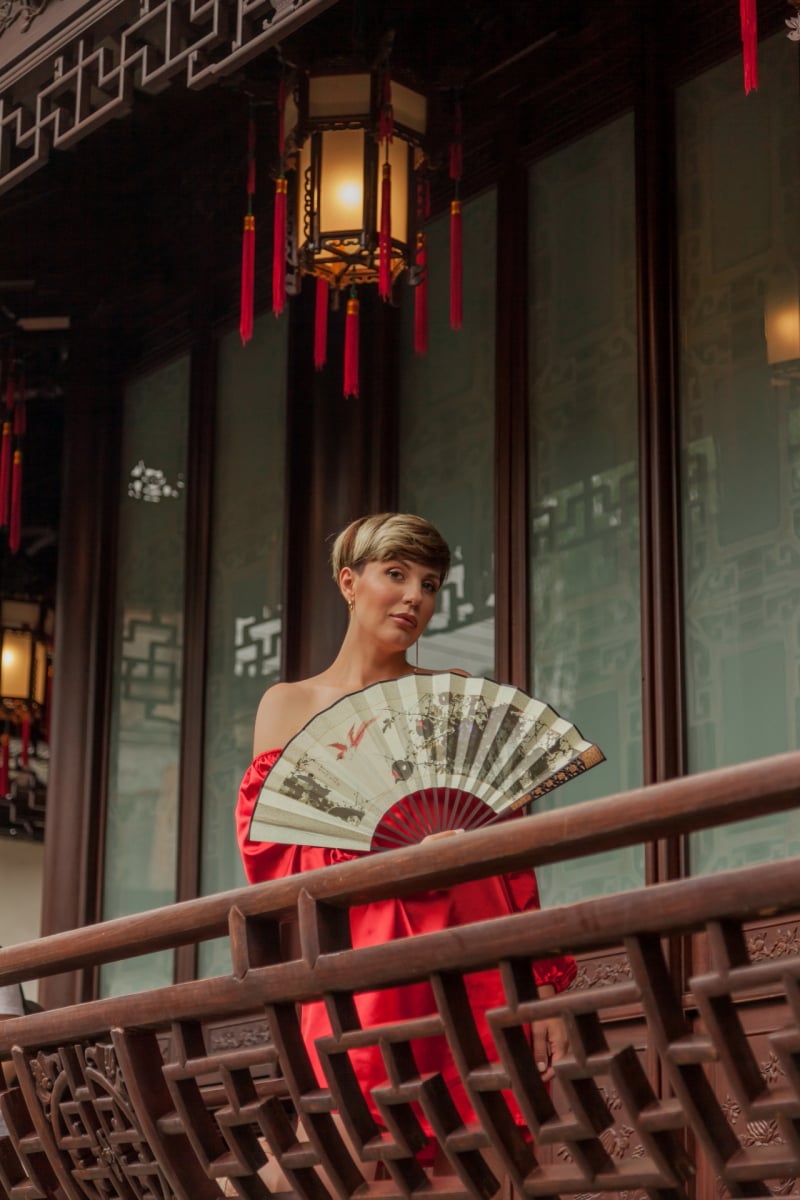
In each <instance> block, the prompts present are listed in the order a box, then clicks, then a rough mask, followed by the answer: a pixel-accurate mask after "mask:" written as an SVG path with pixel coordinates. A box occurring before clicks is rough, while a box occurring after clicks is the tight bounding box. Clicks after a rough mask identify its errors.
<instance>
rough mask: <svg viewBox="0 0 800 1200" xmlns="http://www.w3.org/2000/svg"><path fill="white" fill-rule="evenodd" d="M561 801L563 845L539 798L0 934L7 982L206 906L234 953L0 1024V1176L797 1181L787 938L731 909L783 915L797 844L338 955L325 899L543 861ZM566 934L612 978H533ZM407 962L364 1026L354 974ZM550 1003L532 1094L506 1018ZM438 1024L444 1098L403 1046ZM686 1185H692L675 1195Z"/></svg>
mask: <svg viewBox="0 0 800 1200" xmlns="http://www.w3.org/2000/svg"><path fill="white" fill-rule="evenodd" d="M796 765H797V764H796V763H795V767H796ZM792 778H796V773H795V775H794V776H792ZM793 786H794V785H793ZM648 799H649V798H648ZM681 803H683V800H682V801H681ZM726 803H727V802H726ZM581 807H582V808H583V809H584V810H586V809H588V806H581ZM651 810H652V806H650V805H648V809H647V814H648V815H647V816H645V817H642V818H641V820H642V821H643V822H644V823H645V824H646V826H647V828H652V816H651V815H650V813H651ZM592 811H593V812H594V813H600V814H601V817H602V821H604V822H606V823H607V827H608V829H609V830H612V829H616V830H621V829H624V830H626V831H629V830H630V820H631V818H630V812H627V813H626V812H625V811H624V806H622V805H621V803H620V800H619V798H615V799H614V800H613V801H611V802H601V807H600V808H597V809H594V810H592ZM685 811H686V812H687V813H689V812H691V813H692V816H691V820H692V821H694V822H695V824H696V823H697V817H696V814H695V813H694V812H693V810H692V808H691V805H689V804H687V805H686V809H685ZM735 815H740V814H738V813H735V812H734V811H733V809H730V810H729V817H730V819H733V816H735ZM686 819H687V820H688V819H689V818H688V817H687V818H686ZM559 820H560V821H561V825H559V826H558V828H559V830H560V832H559V835H558V837H559V839H560V842H561V844H562V847H563V848H564V849H565V850H568V849H569V847H570V846H574V845H576V844H577V840H578V839H579V838H585V839H587V844H588V845H589V846H591V848H592V849H594V848H596V847H597V845H598V834H597V825H595V828H594V830H590V831H589V832H588V835H587V832H586V830H585V828H584V825H585V821H586V811H584V812H582V813H578V814H577V816H575V818H574V820H575V833H574V837H573V835H572V834H571V833H570V828H569V825H568V824H567V825H566V826H565V825H564V822H565V817H564V814H547V815H546V816H544V817H540V818H532V819H531V820H530V821H519V822H515V823H514V825H515V828H514V829H504V828H501V827H495V828H491V829H488V830H486V831H479V832H478V833H475V834H471V835H469V836H468V837H465V838H463V839H451V841H452V842H457V843H459V844H458V845H448V843H446V842H443V843H440V844H439V845H438V846H436V845H433V846H423V847H414V848H412V849H411V850H409V851H406V850H402V851H397V852H392V853H387V854H385V855H383V856H381V862H380V863H378V864H377V865H376V862H375V859H372V858H369V857H368V858H365V859H361V860H358V861H354V862H350V863H347V864H344V865H341V866H337V867H333V868H328V869H326V870H323V871H319V872H313V873H311V874H309V875H307V876H305V877H302V878H296V877H290V878H289V879H283V880H276V881H274V882H272V883H268V884H263V885H260V886H258V887H253V888H249V889H241V890H239V891H236V892H233V893H228V894H227V895H225V896H219V897H210V898H207V899H204V900H198V901H192V902H190V903H188V904H185V905H178V906H174V907H173V908H171V909H164V910H159V911H158V912H156V913H152V914H145V915H143V916H138V917H135V918H121V919H120V920H118V921H114V922H109V923H107V924H106V925H105V926H103V927H97V928H96V929H86V930H79V931H76V932H75V933H72V934H69V935H59V936H58V937H56V938H50V939H43V940H42V941H41V942H39V943H36V944H33V945H32V946H30V947H17V948H11V949H8V950H5V951H2V952H0V981H3V982H5V981H11V980H12V979H14V978H27V977H32V976H34V975H36V974H41V973H42V972H44V973H48V972H52V973H55V972H56V971H58V970H65V969H69V968H71V967H74V966H76V965H87V964H90V965H91V964H97V963H100V962H107V961H112V960H113V959H114V957H123V956H125V955H126V954H127V955H130V954H132V953H145V952H147V951H148V950H150V949H154V948H156V947H158V948H163V947H164V946H165V945H167V944H173V945H179V944H183V943H185V942H186V941H187V940H191V939H192V938H194V939H195V940H197V941H202V940H204V939H206V938H210V937H216V936H219V934H220V932H221V928H222V926H223V923H225V924H227V927H228V932H229V938H230V947H231V960H232V968H233V969H232V973H231V975H229V976H224V977H219V978H215V979H211V980H203V981H197V982H191V983H185V984H176V985H173V986H171V987H167V988H161V989H157V990H154V991H150V992H145V993H142V994H140V995H134V996H123V997H118V998H115V999H109V1000H103V1001H94V1002H91V1003H87V1004H80V1005H75V1006H74V1007H71V1008H67V1009H63V1010H56V1011H54V1012H44V1013H39V1014H32V1015H30V1016H26V1017H21V1018H17V1019H11V1020H8V1021H6V1022H3V1023H2V1024H0V1052H1V1051H3V1050H8V1049H12V1048H13V1059H14V1062H15V1064H16V1069H17V1076H18V1083H17V1085H16V1086H14V1087H12V1088H11V1089H9V1090H7V1091H6V1092H5V1093H2V1094H0V1109H1V1110H2V1112H3V1115H4V1116H5V1119H6V1121H7V1124H8V1126H9V1129H10V1131H11V1132H10V1136H9V1137H7V1138H2V1139H0V1193H2V1195H4V1196H5V1197H8V1200H86V1198H88V1200H107V1198H111V1197H117V1198H119V1200H172V1198H173V1197H176V1198H178V1200H212V1198H214V1197H219V1196H221V1195H226V1194H227V1195H234V1196H239V1197H242V1198H247V1200H266V1198H267V1197H270V1196H273V1195H282V1194H286V1195H287V1196H291V1197H301V1198H302V1200H327V1198H328V1197H331V1198H336V1200H345V1198H349V1197H356V1196H357V1197H358V1200H390V1198H394V1197H397V1198H398V1200H399V1198H400V1197H410V1196H412V1195H415V1194H419V1195H420V1196H423V1195H424V1196H442V1197H448V1198H452V1200H456V1198H459V1200H461V1198H463V1200H488V1198H489V1197H492V1196H494V1195H495V1194H497V1193H498V1192H499V1191H500V1189H501V1187H503V1186H505V1185H506V1184H507V1183H510V1184H512V1185H513V1187H514V1188H515V1189H516V1191H517V1192H518V1193H519V1194H520V1195H524V1196H530V1197H538V1196H557V1195H563V1196H568V1195H570V1196H576V1197H579V1198H587V1197H590V1196H598V1195H602V1194H609V1193H621V1194H625V1195H627V1196H631V1195H633V1194H634V1193H637V1194H642V1195H648V1196H652V1197H657V1198H658V1200H669V1198H674V1200H679V1198H690V1197H694V1196H695V1195H700V1196H706V1195H707V1196H708V1197H709V1200H710V1197H711V1196H712V1195H713V1196H717V1195H719V1194H721V1190H724V1192H726V1193H727V1194H729V1195H731V1196H744V1197H755V1196H764V1195H769V1194H775V1193H780V1194H784V1195H785V1194H790V1193H793V1192H796V1191H797V1185H796V1181H797V1180H798V1179H799V1178H800V954H798V953H797V952H796V942H797V939H796V938H795V937H794V935H793V934H791V935H790V934H785V935H784V934H782V935H781V938H780V939H776V940H775V944H778V941H780V944H781V945H782V946H783V947H784V951H785V952H783V953H780V954H778V955H772V956H770V955H768V954H766V952H765V946H766V945H767V941H766V939H765V938H764V937H763V936H761V937H749V936H748V924H749V923H750V922H752V921H753V919H754V918H756V917H757V916H758V915H759V914H767V913H768V914H769V916H770V919H771V920H776V919H779V917H780V914H781V913H792V912H794V911H797V910H798V909H800V861H798V860H788V861H784V862H778V863H769V864H765V865H762V866H757V867H750V868H746V869H742V870H738V871H735V872H727V873H723V874H720V875H715V876H710V877H707V878H702V879H686V880H681V881H678V882H674V883H668V884H661V885H658V886H656V887H651V888H643V889H640V890H638V891H635V892H630V893H622V894H619V895H614V896H606V897H600V898H597V899H595V900H593V901H582V902H579V903H575V904H572V905H567V906H564V907H561V908H558V909H553V910H550V911H541V912H525V913H520V914H516V915H514V916H507V917H503V918H497V919H495V920H492V921H486V922H482V923H479V924H475V925H466V926H461V927H459V928H458V929H457V930H442V931H438V932H435V933H429V934H425V935H419V936H415V937H406V938H400V939H398V940H396V941H393V942H390V943H387V944H382V945H376V946H368V947H362V948H359V949H353V948H352V946H351V944H350V939H349V922H348V921H347V919H346V915H347V907H348V905H350V904H363V903H365V902H367V901H368V900H369V899H370V898H379V897H380V896H385V895H388V894H392V892H393V890H400V889H402V890H404V891H405V892H406V893H407V892H408V891H409V889H414V888H416V889H417V890H424V889H425V888H426V887H429V886H431V885H432V881H433V879H434V878H436V877H437V871H438V877H439V879H440V880H441V882H442V885H443V886H448V885H449V884H451V883H453V882H455V881H456V880H457V879H463V878H466V877H468V876H470V875H471V876H472V877H477V876H478V875H479V874H480V873H481V872H483V873H484V874H485V873H488V871H489V870H497V869H502V868H503V867H504V866H505V867H506V868H510V867H511V866H512V865H513V866H516V867H517V868H518V867H519V864H520V862H521V860H522V859H524V858H526V857H527V858H528V859H533V858H535V856H536V854H537V853H538V854H539V855H541V856H544V855H545V854H551V850H548V849H547V848H546V847H547V843H548V837H549V834H548V830H549V829H550V828H551V827H555V826H556V825H557V823H558V821H559ZM566 820H567V822H568V821H569V820H572V817H570V818H568V819H566ZM616 836H619V835H618V834H617V835H616ZM626 836H628V833H627V832H626ZM600 840H602V838H600ZM434 864H436V866H435V867H434ZM487 864H488V865H487ZM287 921H291V922H292V923H293V924H294V925H295V926H296V929H295V935H294V936H292V937H288V936H286V930H285V929H283V926H284V925H285V923H286V922H287ZM698 932H699V933H702V934H703V935H704V937H705V945H706V960H707V961H704V964H703V968H702V971H701V972H698V973H697V974H696V975H695V976H694V977H692V978H690V979H689V981H688V990H687V989H686V988H683V989H682V988H681V986H680V984H678V983H676V980H675V978H674V975H673V972H672V971H671V969H670V963H671V961H672V958H673V955H672V947H673V946H674V945H676V944H677V942H678V940H679V939H682V938H684V937H685V936H686V935H687V934H689V933H698ZM565 946H567V947H569V948H570V949H572V950H573V951H574V952H576V953H579V954H592V955H594V956H595V959H596V958H597V955H599V954H603V955H606V956H607V958H608V961H609V962H612V963H613V964H614V966H613V970H611V971H609V972H606V973H603V972H596V973H595V974H594V975H592V974H591V973H586V972H585V973H584V974H583V976H582V982H581V986H573V987H572V988H571V989H568V990H567V991H566V992H563V993H561V994H559V995H557V996H552V997H544V996H540V995H539V993H538V992H537V988H536V984H535V982H534V975H533V969H532V968H533V964H534V963H535V962H537V961H538V960H539V959H542V958H546V957H548V956H551V955H553V954H556V953H559V952H560V951H561V949H562V948H563V947H565ZM487 969H494V970H496V971H498V972H499V975H500V981H501V984H502V995H503V1003H502V1004H501V1005H498V1006H497V1007H495V1008H494V1009H493V1010H492V1011H491V1012H490V1013H489V1014H488V1015H487V1023H488V1028H489V1032H490V1041H489V1043H488V1044H489V1047H490V1048H489V1049H488V1050H487V1048H486V1046H487V1043H486V1039H485V1038H482V1037H481V1036H480V1034H479V1032H478V1028H477V1026H476V1023H475V1017H474V1013H473V1010H472V1007H471V995H472V994H473V993H472V991H471V990H470V987H471V983H473V982H474V976H475V975H476V973H478V972H482V971H485V970H487ZM420 982H427V983H428V984H429V985H430V988H431V995H432V1001H431V1006H430V1012H429V1013H428V1014H427V1015H423V1016H415V1017H414V1018H413V1019H412V1018H408V1019H403V1018H402V1017H401V1018H398V1019H395V1020H393V1021H392V1022H391V1023H387V1024H385V1025H382V1026H380V1027H371V1028H370V1027H362V1024H361V1022H360V1020H359V1015H358V1009H357V1006H356V1003H355V999H356V997H357V996H358V994H359V993H360V992H369V991H375V990H379V989H396V988H402V987H403V986H406V985H408V984H418V983H420ZM320 1000H321V1001H322V1003H323V1004H324V1005H325V1007H326V1009H327V1013H328V1017H329V1021H330V1030H331V1032H330V1033H329V1034H328V1035H327V1036H325V1037H322V1038H320V1039H318V1041H317V1043H316V1047H315V1049H316V1052H317V1055H318V1059H319V1062H320V1074H319V1076H318V1075H317V1073H316V1072H315V1068H314V1065H313V1062H312V1057H311V1055H310V1049H311V1048H310V1047H309V1046H308V1045H306V1044H305V1043H304V1041H303V1038H302V1036H301V1027H300V1020H299V1007H298V1006H299V1005H302V1004H305V1003H310V1002H319V1001H320ZM759 1002H763V1003H768V1004H769V1005H770V1006H771V1012H772V1017H771V1021H770V1029H769V1030H768V1031H766V1033H765V1035H764V1039H763V1050H762V1051H761V1052H760V1059H761V1061H759V1055H756V1053H755V1052H754V1049H753V1046H752V1044H751V1039H750V1035H749V1031H748V1026H747V1023H746V1021H747V1014H748V1012H750V1011H751V1010H752V1008H753V1005H754V1004H756V1003H759ZM398 1011H400V1012H402V1006H400V1007H399V1008H398ZM551 1015H557V1016H559V1017H560V1018H561V1019H562V1021H563V1022H564V1024H565V1025H566V1027H567V1029H568V1032H569V1039H570V1046H569V1051H568V1053H567V1055H566V1057H565V1058H563V1059H562V1060H561V1061H559V1062H558V1063H557V1064H556V1083H555V1086H554V1087H553V1088H552V1089H551V1088H550V1087H548V1086H546V1085H545V1084H544V1083H543V1082H542V1077H541V1074H540V1070H539V1067H538V1066H537V1063H536V1059H535V1056H534V1053H533V1051H532V1047H531V1044H530V1040H529V1036H528V1031H529V1028H530V1024H531V1022H534V1021H536V1020H538V1019H541V1018H545V1017H548V1016H551ZM245 1018H247V1022H248V1025H247V1027H248V1028H249V1029H250V1030H257V1031H258V1033H257V1035H255V1034H254V1035H253V1036H248V1037H247V1038H246V1039H245V1040H244V1041H243V1042H242V1044H239V1043H237V1040H236V1038H235V1037H220V1036H219V1029H220V1025H221V1023H223V1022H224V1021H225V1020H228V1021H229V1022H231V1023H233V1022H236V1021H239V1022H244V1019H245ZM441 1038H444V1039H446V1041H447V1044H448V1046H449V1049H450V1053H451V1055H452V1061H453V1063H454V1066H455V1069H456V1071H457V1075H458V1078H459V1079H460V1080H461V1083H462V1085H463V1088H464V1092H465V1094H466V1098H467V1101H468V1103H469V1106H470V1108H471V1111H470V1112H469V1114H468V1115H462V1113H463V1111H464V1110H460V1109H459V1107H458V1104H457V1101H456V1099H454V1093H452V1092H451V1091H450V1090H448V1086H447V1085H446V1084H445V1082H444V1078H443V1077H442V1076H441V1075H439V1074H438V1073H436V1072H426V1071H424V1070H421V1069H420V1067H419V1065H418V1064H419V1063H420V1062H424V1060H425V1056H424V1054H423V1052H422V1051H423V1049H424V1045H425V1043H426V1041H428V1040H429V1039H441ZM369 1048H371V1049H372V1051H373V1052H374V1053H375V1054H376V1055H378V1056H379V1058H380V1062H381V1063H382V1067H383V1071H382V1074H383V1079H382V1080H381V1081H380V1082H379V1083H377V1084H376V1085H375V1086H373V1087H372V1089H371V1091H369V1092H367V1091H366V1090H365V1085H363V1084H362V1081H361V1079H360V1078H359V1073H358V1070H357V1067H356V1066H355V1065H354V1060H355V1059H357V1057H358V1055H360V1054H362V1053H363V1052H364V1051H365V1050H366V1049H369ZM764 1062H766V1063H768V1068H767V1069H765V1067H764ZM372 1078H374V1075H373V1076H372ZM432 1164H433V1165H432ZM697 1178H700V1179H703V1180H707V1181H711V1182H710V1185H709V1186H704V1187H703V1188H701V1189H700V1191H699V1192H697V1191H696V1188H695V1184H696V1179H697Z"/></svg>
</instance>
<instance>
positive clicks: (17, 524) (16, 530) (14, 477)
mask: <svg viewBox="0 0 800 1200" xmlns="http://www.w3.org/2000/svg"><path fill="white" fill-rule="evenodd" d="M21 533H22V451H21V450H15V451H14V462H13V465H12V467H11V516H10V517H9V522H8V548H9V550H10V551H11V553H12V554H16V553H17V551H18V550H19V543H20V535H21Z"/></svg>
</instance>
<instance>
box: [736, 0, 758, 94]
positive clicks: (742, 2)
mask: <svg viewBox="0 0 800 1200" xmlns="http://www.w3.org/2000/svg"><path fill="white" fill-rule="evenodd" d="M739 21H740V24H741V29H742V56H743V60H744V92H745V95H747V94H748V93H749V92H752V91H754V90H755V89H757V88H758V27H757V12H756V0H739Z"/></svg>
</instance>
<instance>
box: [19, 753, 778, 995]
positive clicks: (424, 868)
mask: <svg viewBox="0 0 800 1200" xmlns="http://www.w3.org/2000/svg"><path fill="white" fill-rule="evenodd" d="M798 805H800V751H792V752H790V753H786V754H780V755H776V756H774V757H772V758H765V759H759V760H756V761H754V762H749V763H744V764H742V765H741V766H736V767H723V768H718V769H716V770H714V771H707V772H704V773H702V774H698V775H690V776H685V777H683V778H681V779H673V780H668V781H667V782H665V783H659V784H654V785H651V786H650V787H643V788H636V789H634V790H632V791H629V792H623V793H620V794H619V795H615V796H609V797H606V798H604V799H601V800H589V801H585V802H583V803H581V804H573V805H567V806H565V807H563V808H556V809H553V810H552V811H550V812H546V813H538V814H534V815H532V816H531V817H527V818H523V819H521V820H518V821H515V822H514V823H513V825H511V824H509V823H507V822H500V823H498V824H497V825H493V826H490V827H488V828H485V829H480V830H476V831H475V832H473V833H471V834H470V835H469V837H463V838H452V839H445V840H443V841H437V842H430V843H428V844H427V845H420V846H413V847H409V848H405V849H401V850H393V851H390V852H387V853H384V854H380V855H369V856H366V857H364V858H360V859H355V860H353V861H352V862H345V863H341V864H337V865H335V866H331V867H325V868H322V869H321V870H318V871H313V872H309V873H307V874H305V875H303V876H302V877H300V876H290V877H288V878H285V879H279V880H273V881H271V882H269V883H263V884H259V885H257V886H254V887H247V888H238V889H235V890H233V891H229V892H222V893H220V894H218V895H216V896H209V897H203V898H201V899H198V900H188V901H185V902H183V903H180V904H173V905H169V906H168V907H164V908H159V909H153V910H151V911H150V912H147V913H141V914H138V913H137V914H135V915H133V916H127V917H117V918H115V919H114V920H111V921H105V922H102V923H100V924H97V925H91V926H87V927H86V928H84V929H80V930H71V931H69V932H66V933H58V934H53V935H51V936H50V937H47V938H41V939H39V940H38V941H36V942H29V943H25V944H22V945H19V946H11V947H8V948H6V949H4V950H0V985H2V984H8V983H17V982H24V981H25V980H27V979H35V978H42V977H44V976H47V975H54V974H60V973H61V972H62V971H70V970H76V969H79V968H82V967H87V966H90V965H99V964H102V963H108V962H114V961H119V960H121V959H125V958H132V957H136V956H138V955H141V954H148V953H151V952H153V951H156V950H164V949H170V948H172V947H175V946H181V945H187V944H191V943H198V942H202V941H205V940H207V939H210V938H216V937H222V936H225V935H226V934H227V932H228V919H229V913H230V911H231V909H232V908H234V907H236V908H238V909H239V910H240V911H241V912H242V913H243V914H245V915H254V914H261V915H267V914H271V915H273V916H279V915H280V914H288V913H291V912H293V911H294V910H295V908H296V906H297V899H298V896H299V893H300V891H301V890H305V891H307V892H308V893H309V894H310V895H311V896H313V897H315V898H316V899H318V900H325V901H326V902H327V903H329V904H334V905H344V906H347V905H352V904H363V903H366V902H368V901H371V900H380V899H385V898H386V897H389V896H404V895H411V894H413V893H414V892H419V891H425V890H427V889H429V888H432V887H449V886H451V885H452V884H454V883H459V882H463V881H464V880H468V879H477V878H481V877H484V876H486V875H490V874H492V875H494V874H499V873H502V872H505V871H511V870H515V869H519V868H520V867H525V866H534V867H535V866H541V865H543V864H546V863H554V862H561V861H564V860H565V859H569V858H576V857H580V856H584V855H589V854H596V853H600V852H602V851H605V850H612V849H615V848H619V847H623V846H631V845H636V844H638V843H641V842H646V841H652V840H655V839H657V838H664V837H673V836H676V835H679V834H686V833H691V832H695V831H697V830H700V829H707V828H711V827H714V826H718V825H723V824H727V823H730V822H733V821H740V820H744V819H746V818H748V817H754V816H762V815H764V814H766V813H773V812H780V811H783V810H785V809H789V808H793V807H796V806H798Z"/></svg>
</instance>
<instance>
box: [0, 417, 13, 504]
mask: <svg viewBox="0 0 800 1200" xmlns="http://www.w3.org/2000/svg"><path fill="white" fill-rule="evenodd" d="M10 493H11V422H10V421H3V434H2V440H0V525H7V524H8V515H9V512H10V511H11V503H10Z"/></svg>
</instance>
